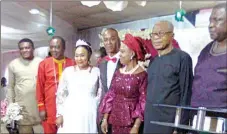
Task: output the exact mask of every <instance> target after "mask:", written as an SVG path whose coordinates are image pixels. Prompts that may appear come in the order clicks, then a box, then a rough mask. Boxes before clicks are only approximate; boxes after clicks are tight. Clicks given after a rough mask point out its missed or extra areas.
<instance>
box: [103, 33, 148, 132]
mask: <svg viewBox="0 0 227 134" xmlns="http://www.w3.org/2000/svg"><path fill="white" fill-rule="evenodd" d="M144 56H145V50H144V49H143V44H142V41H141V38H139V37H133V36H132V35H130V34H126V36H125V40H124V41H122V44H121V48H120V61H121V63H122V64H123V65H124V67H123V68H120V69H119V70H117V71H116V72H115V74H114V76H113V80H112V83H111V86H110V90H109V91H108V92H107V94H106V95H105V96H104V98H103V100H102V102H101V104H100V107H99V112H100V113H102V114H104V117H103V120H102V124H101V129H102V132H103V133H107V132H108V131H111V132H112V133H138V132H139V128H140V125H141V123H142V122H143V118H144V108H145V100H146V98H145V97H146V88H147V73H146V71H145V70H144V69H143V67H141V66H140V65H139V64H138V60H144ZM108 125H109V126H108ZM110 125H111V130H109V129H108V127H110Z"/></svg>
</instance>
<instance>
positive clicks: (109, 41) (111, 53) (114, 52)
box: [99, 28, 121, 93]
mask: <svg viewBox="0 0 227 134" xmlns="http://www.w3.org/2000/svg"><path fill="white" fill-rule="evenodd" d="M103 42H104V47H105V49H106V53H107V56H106V57H105V58H103V60H102V62H101V63H100V64H99V69H100V72H101V76H100V77H101V81H102V86H103V89H104V92H105V93H106V92H107V91H108V90H109V88H110V85H111V81H112V78H113V74H114V72H115V71H116V70H117V69H119V68H120V67H121V63H120V61H119V48H120V38H119V36H118V32H117V30H115V29H113V28H108V29H106V30H105V31H104V33H103Z"/></svg>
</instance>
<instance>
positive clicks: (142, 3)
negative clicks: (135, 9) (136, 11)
mask: <svg viewBox="0 0 227 134" xmlns="http://www.w3.org/2000/svg"><path fill="white" fill-rule="evenodd" d="M136 4H138V5H139V6H142V7H144V6H145V5H146V4H147V1H136Z"/></svg>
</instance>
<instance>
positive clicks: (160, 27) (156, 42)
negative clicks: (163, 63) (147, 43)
mask: <svg viewBox="0 0 227 134" xmlns="http://www.w3.org/2000/svg"><path fill="white" fill-rule="evenodd" d="M172 38H173V32H172V31H171V30H169V27H168V23H164V22H160V23H157V24H155V26H154V28H153V31H152V33H151V41H152V45H153V46H154V48H155V49H156V50H164V49H166V48H167V47H168V46H169V44H170V43H171V41H172Z"/></svg>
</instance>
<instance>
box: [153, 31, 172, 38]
mask: <svg viewBox="0 0 227 134" xmlns="http://www.w3.org/2000/svg"><path fill="white" fill-rule="evenodd" d="M167 33H173V32H171V31H168V32H158V33H150V37H154V36H158V37H163V36H164V35H166V34H167Z"/></svg>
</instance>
